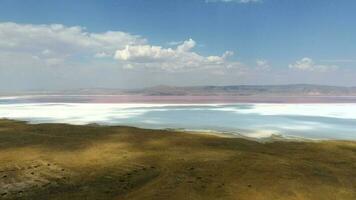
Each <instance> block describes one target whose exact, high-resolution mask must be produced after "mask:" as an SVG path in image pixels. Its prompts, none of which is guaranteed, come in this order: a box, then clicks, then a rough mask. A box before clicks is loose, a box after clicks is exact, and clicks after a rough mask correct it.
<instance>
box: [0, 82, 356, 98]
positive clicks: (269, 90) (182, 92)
mask: <svg viewBox="0 0 356 200" xmlns="http://www.w3.org/2000/svg"><path fill="white" fill-rule="evenodd" d="M33 94H42V95H47V94H48V95H53V94H58V95H144V96H356V87H342V86H327V85H310V84H294V85H229V86H187V87H176V86H167V85H160V86H155V87H148V88H143V89H131V90H129V89H107V88H92V89H75V90H62V91H31V92H14V93H7V94H0V96H5V95H33Z"/></svg>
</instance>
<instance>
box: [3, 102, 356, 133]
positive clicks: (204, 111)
mask: <svg viewBox="0 0 356 200" xmlns="http://www.w3.org/2000/svg"><path fill="white" fill-rule="evenodd" d="M0 118H9V119H20V120H27V121H30V122H31V123H57V122H60V123H69V124H87V123H99V124H106V125H129V126H137V127H142V128H154V129H161V128H181V129H189V130H212V131H224V132H231V133H233V134H242V135H245V136H249V137H256V138H262V137H268V136H270V135H271V134H277V135H282V136H294V137H304V138H314V139H345V140H355V139H356V104H201V105H199V104H144V103H140V104H129V103H111V104H97V103H42V102H41V103H38V102H37V103H36V102H31V103H23V102H20V103H18V102H17V103H16V102H15V103H14V102H13V101H11V99H10V100H9V99H6V101H5V100H3V101H1V100H0Z"/></svg>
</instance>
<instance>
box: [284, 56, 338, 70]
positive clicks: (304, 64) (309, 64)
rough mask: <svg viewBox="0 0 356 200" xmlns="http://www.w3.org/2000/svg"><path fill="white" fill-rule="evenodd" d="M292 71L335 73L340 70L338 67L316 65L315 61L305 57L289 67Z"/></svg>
mask: <svg viewBox="0 0 356 200" xmlns="http://www.w3.org/2000/svg"><path fill="white" fill-rule="evenodd" d="M289 68H290V69H294V70H300V71H320V72H325V71H333V70H336V69H338V66H336V65H321V64H316V63H315V62H314V61H313V59H311V58H308V57H304V58H302V59H300V60H297V61H296V62H295V63H293V64H290V65H289Z"/></svg>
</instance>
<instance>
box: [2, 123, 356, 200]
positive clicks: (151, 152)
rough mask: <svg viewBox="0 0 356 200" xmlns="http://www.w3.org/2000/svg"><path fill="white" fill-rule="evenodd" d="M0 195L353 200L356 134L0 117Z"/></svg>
mask: <svg viewBox="0 0 356 200" xmlns="http://www.w3.org/2000/svg"><path fill="white" fill-rule="evenodd" d="M0 138H1V140H0V149H1V151H0V174H1V177H0V185H1V187H0V190H1V191H0V195H1V198H2V199H18V198H21V199H257V200H258V199H264V200H265V199H323V200H324V199H350V200H351V199H355V197H356V191H355V185H356V180H355V179H354V177H355V176H356V170H355V169H356V166H355V163H356V153H355V152H356V142H352V141H320V142H305V141H303V142H302V141H271V142H266V143H261V142H256V141H252V140H246V139H242V138H230V137H218V136H216V135H208V134H191V133H187V132H181V131H174V130H150V129H139V128H134V127H125V126H98V125H95V124H91V125H80V126H76V125H67V124H27V123H25V122H20V121H12V120H0Z"/></svg>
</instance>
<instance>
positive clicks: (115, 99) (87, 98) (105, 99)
mask: <svg viewBox="0 0 356 200" xmlns="http://www.w3.org/2000/svg"><path fill="white" fill-rule="evenodd" d="M20 99H22V98H21V97H20ZM25 99H26V100H29V101H34V102H78V103H168V104H169V103H172V104H191V103H193V104H194V103H196V104H208V103H356V96H336V97H333V96H306V97H293V96H263V97H259V96H143V95H39V96H29V97H25Z"/></svg>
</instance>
